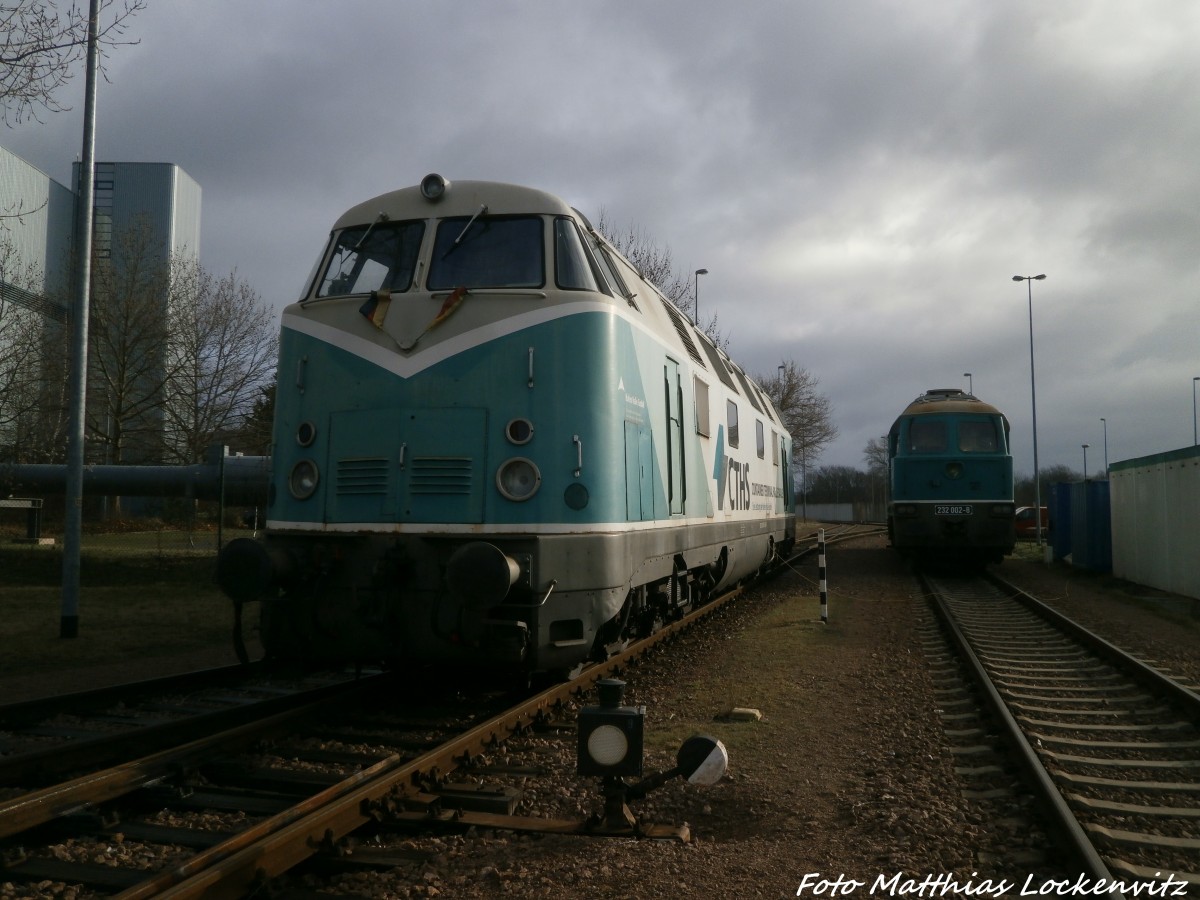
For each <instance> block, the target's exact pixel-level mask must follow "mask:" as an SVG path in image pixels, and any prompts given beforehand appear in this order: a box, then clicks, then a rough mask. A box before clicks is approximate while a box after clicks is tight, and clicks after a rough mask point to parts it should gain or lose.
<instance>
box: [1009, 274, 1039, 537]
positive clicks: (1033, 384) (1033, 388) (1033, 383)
mask: <svg viewBox="0 0 1200 900" xmlns="http://www.w3.org/2000/svg"><path fill="white" fill-rule="evenodd" d="M1045 277H1046V276H1045V274H1042V275H1014V276H1013V279H1012V280H1013V281H1024V282H1025V284H1026V286H1027V287H1028V289H1029V396H1030V400H1031V405H1032V407H1033V496H1034V503H1035V505H1036V507H1037V512H1036V513H1034V516H1033V520H1034V522H1036V523H1037V524H1036V526H1035V527H1036V528H1037V542H1038V546H1039V547H1040V546H1041V544H1042V484H1041V476H1040V475H1039V474H1038V448H1037V379H1036V378H1035V377H1034V370H1033V282H1035V281H1042V280H1043V279H1044V278H1045Z"/></svg>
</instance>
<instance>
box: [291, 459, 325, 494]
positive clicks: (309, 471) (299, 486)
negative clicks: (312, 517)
mask: <svg viewBox="0 0 1200 900" xmlns="http://www.w3.org/2000/svg"><path fill="white" fill-rule="evenodd" d="M320 480H321V475H320V472H319V471H318V470H317V464H316V463H315V462H313V461H312V460H311V459H302V460H300V462H298V463H296V464H295V465H294V466H292V471H291V472H289V473H288V490H289V491H291V492H292V496H293V497H295V498H296V499H297V500H307V499H308V498H309V497H311V496H312V495H313V494H314V493H316V490H317V483H318V482H319V481H320Z"/></svg>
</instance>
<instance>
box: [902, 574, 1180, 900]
mask: <svg viewBox="0 0 1200 900" xmlns="http://www.w3.org/2000/svg"><path fill="white" fill-rule="evenodd" d="M922 582H923V588H924V590H925V591H926V594H927V596H928V597H929V598H930V601H931V603H932V605H933V607H934V609H935V611H936V613H937V615H938V616H939V617H940V619H941V620H942V622H943V623H944V627H945V629H946V631H947V632H948V633H949V635H950V637H951V639H952V641H953V643H954V644H955V645H956V646H957V648H958V651H959V652H960V654H961V657H962V659H963V660H964V662H965V664H966V666H967V667H968V669H969V670H970V671H971V672H972V673H973V675H974V677H975V679H976V681H977V683H978V686H979V691H980V692H981V693H982V695H983V696H984V698H985V699H986V700H987V704H988V706H989V707H990V708H991V712H992V714H993V717H994V721H995V722H996V723H997V724H998V726H999V727H1000V729H1001V730H1002V731H1003V733H1004V735H1005V739H1006V742H1007V745H1008V746H1009V748H1010V749H1011V751H1012V752H1013V753H1014V754H1015V755H1016V756H1017V757H1018V758H1019V760H1020V762H1021V765H1022V767H1023V768H1024V769H1025V771H1026V773H1027V778H1028V781H1029V783H1030V784H1031V785H1033V786H1034V788H1035V790H1037V792H1038V793H1039V794H1040V797H1041V798H1042V800H1043V801H1044V802H1043V805H1044V808H1045V809H1046V810H1047V811H1048V813H1049V815H1050V817H1051V819H1052V820H1054V821H1055V822H1056V823H1057V826H1058V830H1059V833H1060V835H1061V836H1062V838H1063V840H1064V841H1065V843H1066V844H1067V845H1068V846H1070V847H1071V848H1072V849H1073V851H1074V853H1075V855H1076V856H1077V857H1078V859H1079V860H1080V863H1081V865H1082V867H1083V872H1084V874H1085V875H1086V877H1087V878H1088V879H1089V880H1090V883H1091V884H1093V885H1095V884H1097V883H1098V882H1099V881H1101V880H1104V881H1106V882H1109V883H1111V882H1113V881H1114V880H1117V881H1119V880H1125V881H1129V880H1131V879H1133V880H1159V881H1161V880H1164V879H1167V880H1170V881H1172V883H1173V884H1174V885H1176V886H1178V885H1180V884H1181V883H1187V884H1188V885H1191V886H1192V887H1195V886H1197V885H1200V839H1197V834H1200V694H1198V693H1197V688H1196V686H1195V685H1188V684H1181V683H1179V682H1177V681H1175V680H1173V679H1172V678H1171V677H1170V675H1169V673H1166V672H1162V671H1160V670H1158V669H1156V668H1155V667H1153V666H1151V665H1149V664H1148V663H1146V662H1144V661H1142V660H1139V659H1136V658H1134V657H1132V656H1131V655H1129V654H1127V653H1125V652H1124V651H1122V650H1121V649H1119V648H1118V647H1116V646H1114V645H1113V644H1111V643H1109V642H1107V641H1105V640H1103V639H1102V638H1099V637H1098V636H1096V635H1094V634H1092V633H1091V632H1089V631H1087V630H1086V629H1084V628H1083V627H1081V626H1079V625H1078V624H1076V623H1074V622H1072V621H1070V620H1068V619H1066V618H1065V617H1063V616H1061V615H1060V614H1058V613H1057V612H1055V611H1054V610H1052V609H1050V608H1049V607H1047V606H1046V605H1044V604H1042V603H1040V602H1039V601H1038V600H1036V599H1035V598H1034V597H1032V596H1030V595H1029V594H1027V593H1025V592H1023V591H1021V590H1020V589H1018V588H1016V587H1014V586H1012V585H1010V584H1007V583H1006V582H1004V581H1002V580H1000V579H998V578H995V577H993V576H989V577H986V578H982V577H972V578H952V577H935V576H930V575H925V576H922Z"/></svg>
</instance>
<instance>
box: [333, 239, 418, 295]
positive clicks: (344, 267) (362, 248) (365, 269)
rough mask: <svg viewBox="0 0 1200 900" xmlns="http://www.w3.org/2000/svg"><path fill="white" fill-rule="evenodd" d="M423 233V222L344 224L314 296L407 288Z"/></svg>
mask: <svg viewBox="0 0 1200 900" xmlns="http://www.w3.org/2000/svg"><path fill="white" fill-rule="evenodd" d="M424 233H425V223H424V222H374V223H372V224H370V225H359V226H356V227H354V228H347V229H346V230H344V231H342V232H341V233H340V234H338V236H337V237H336V238H335V239H334V244H333V253H332V255H331V256H330V259H329V265H328V267H327V268H326V269H325V275H324V277H323V278H322V279H321V284H320V287H319V288H318V289H317V296H318V297H335V296H339V295H343V294H369V293H370V292H371V291H379V290H388V291H407V290H408V289H409V288H411V287H412V280H413V271H414V269H415V268H416V263H417V252H418V251H419V250H420V249H421V237H422V236H423V235H424Z"/></svg>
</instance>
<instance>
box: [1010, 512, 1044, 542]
mask: <svg viewBox="0 0 1200 900" xmlns="http://www.w3.org/2000/svg"><path fill="white" fill-rule="evenodd" d="M1033 509H1034V508H1033V507H1032V506H1021V507H1018V508H1017V514H1016V526H1017V537H1018V538H1028V539H1029V540H1031V541H1032V540H1037V520H1036V519H1035V518H1034V515H1033ZM1049 530H1050V510H1049V509H1048V508H1046V507H1045V506H1043V507H1042V537H1043V538H1044V537H1045V536H1046V533H1047V532H1048V531H1049Z"/></svg>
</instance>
